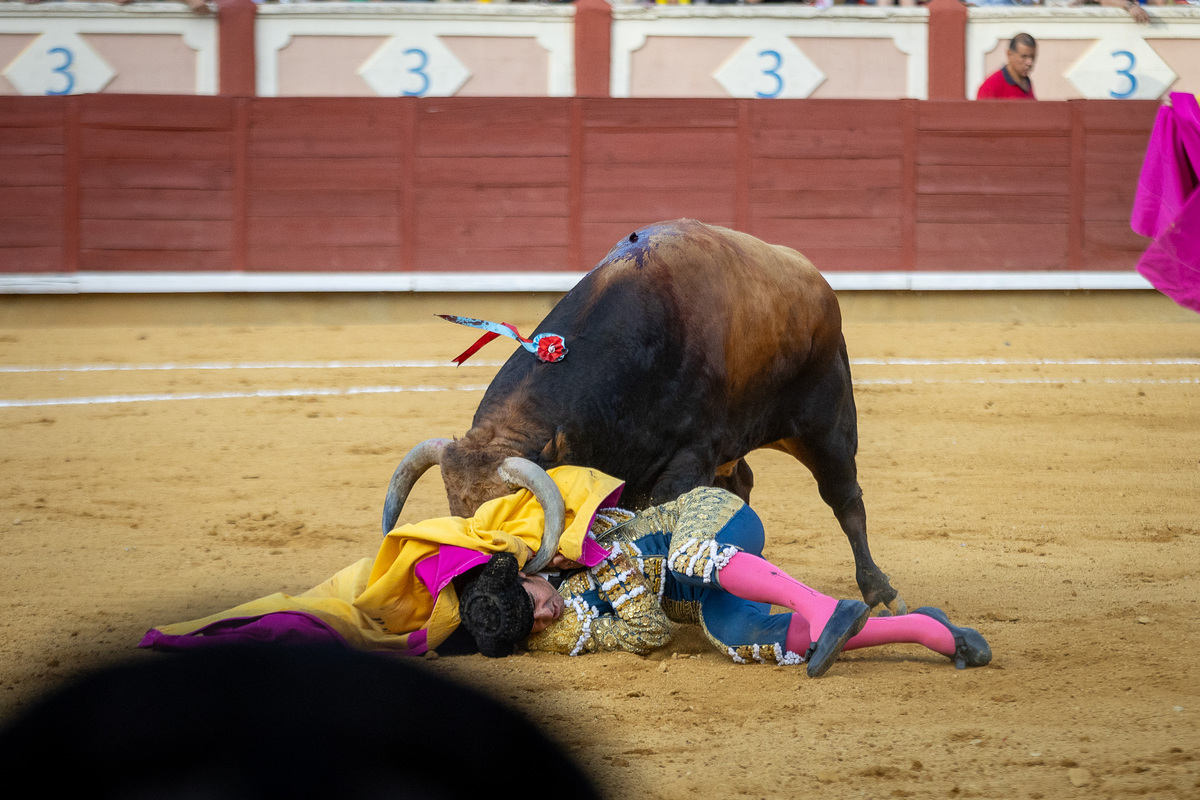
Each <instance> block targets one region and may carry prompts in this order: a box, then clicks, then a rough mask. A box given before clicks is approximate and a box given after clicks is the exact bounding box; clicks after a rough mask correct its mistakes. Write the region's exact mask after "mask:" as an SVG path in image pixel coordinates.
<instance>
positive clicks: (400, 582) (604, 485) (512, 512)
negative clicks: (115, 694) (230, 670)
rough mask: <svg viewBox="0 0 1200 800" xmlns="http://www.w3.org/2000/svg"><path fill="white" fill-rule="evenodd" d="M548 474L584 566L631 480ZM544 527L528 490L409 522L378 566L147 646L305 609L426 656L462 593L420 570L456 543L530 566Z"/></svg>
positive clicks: (176, 627) (186, 625)
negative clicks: (597, 527) (592, 531)
mask: <svg viewBox="0 0 1200 800" xmlns="http://www.w3.org/2000/svg"><path fill="white" fill-rule="evenodd" d="M549 475H550V477H551V478H552V479H553V480H554V482H555V484H557V485H558V488H559V490H560V491H562V494H563V500H564V501H565V504H566V508H567V516H566V527H565V529H564V531H563V535H562V538H561V539H560V540H559V543H558V551H559V552H560V553H562V554H563V555H565V556H566V557H567V558H570V559H574V560H579V559H580V558H581V557H582V551H583V546H584V537H585V536H586V535H587V532H588V529H589V527H590V526H591V522H592V518H593V517H594V516H595V514H596V511H597V509H599V508H600V507H601V506H602V504H605V502H606V501H607V503H609V504H611V503H613V502H615V499H616V498H615V495H616V493H617V492H618V490H620V489H621V487H622V486H623V483H622V482H621V481H619V480H617V479H616V478H613V477H610V476H608V475H605V474H604V473H602V472H598V471H596V470H593V469H587V468H584V467H556V468H555V469H552V470H550V471H549ZM544 525H545V518H544V515H543V512H542V507H541V505H540V504H539V503H538V502H537V500H536V499H535V498H534V497H533V494H532V493H531V492H529V491H527V490H524V489H522V490H521V491H519V492H517V493H516V494H510V495H506V496H504V497H498V498H496V499H495V500H491V501H489V502H487V503H484V504H483V505H482V506H480V507H479V510H478V511H476V512H475V515H474V516H472V517H469V518H465V519H464V518H463V517H442V518H439V519H431V520H425V521H424V522H417V523H413V524H410V525H401V526H399V527H397V528H396V529H394V530H393V531H392V532H391V533H389V534H388V535H387V536H386V537H384V540H383V544H382V545H381V546H380V548H379V552H378V554H377V555H376V556H375V560H374V561H373V562H372V561H371V560H370V559H366V558H364V559H362V560H361V561H358V562H357V563H354V564H351V565H350V566H348V567H346V568H345V569H343V570H342V571H340V572H338V573H337V574H336V575H334V576H333V577H331V578H329V579H328V580H327V581H325V582H324V583H322V584H320V585H319V586H315V587H313V588H312V589H309V590H308V591H307V592H304V593H303V594H301V595H295V596H293V595H286V594H282V593H276V594H272V595H268V596H267V597H263V598H260V599H258V600H252V601H250V602H249V603H243V604H241V605H239V606H236V607H234V608H231V609H229V610H228V611H222V612H220V613H218V614H213V615H210V616H207V617H203V618H201V619H196V620H191V621H190V622H180V623H176V624H173V625H164V626H162V627H159V628H157V629H156V630H155V631H151V634H148V635H147V638H146V639H145V640H143V645H144V646H159V645H164V644H165V645H166V646H170V645H169V642H164V641H163V640H164V638H166V637H172V636H204V635H206V634H205V631H204V629H205V628H207V627H209V626H213V625H215V624H217V623H223V622H226V621H229V620H249V619H256V618H261V617H263V616H265V615H267V614H276V613H281V612H293V613H295V612H299V613H302V614H308V615H311V616H314V617H317V618H318V619H320V620H321V621H322V622H323V623H325V624H326V625H327V626H328V627H330V628H332V629H333V630H335V631H337V632H338V633H339V634H340V635H341V636H342V638H344V639H345V640H346V641H347V642H348V643H349V644H350V645H352V646H354V647H358V648H362V649H366V650H397V651H402V652H407V653H411V654H419V653H423V652H425V651H426V650H432V649H434V648H436V647H437V646H438V645H439V644H441V643H442V642H444V641H445V640H446V637H448V636H449V635H450V634H451V633H452V632H453V631H454V629H455V628H457V627H458V623H459V617H458V595H457V594H456V593H455V591H454V585H453V584H450V583H447V584H446V585H445V587H444V588H442V590H441V591H440V592H438V594H437V596H436V597H435V596H434V595H433V594H432V593H431V589H430V588H428V587H426V586H425V584H424V582H423V581H422V580H421V579H420V577H418V575H417V571H416V570H417V565H418V564H420V563H421V562H422V561H425V560H426V559H428V558H430V557H432V556H435V555H438V553H439V549H440V548H441V547H442V546H443V545H451V546H454V547H461V548H465V549H467V550H475V551H478V552H482V553H502V552H509V553H513V554H514V555H516V557H517V560H518V561H519V562H520V563H521V564H522V566H523V565H524V564H525V562H526V561H527V560H528V559H529V557H530V555H531V554H532V553H533V552H535V551H536V549H537V548H538V547H539V546H540V544H541V537H542V529H543V527H544ZM218 627H219V629H220V630H222V631H228V630H230V628H229V627H228V626H218ZM156 632H157V634H158V635H157V636H153V634H155V633H156ZM214 632H215V630H214ZM152 639H153V641H152Z"/></svg>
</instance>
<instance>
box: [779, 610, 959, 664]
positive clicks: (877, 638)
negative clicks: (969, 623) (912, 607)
mask: <svg viewBox="0 0 1200 800" xmlns="http://www.w3.org/2000/svg"><path fill="white" fill-rule="evenodd" d="M788 638H789V639H790V638H791V629H790V628H789V629H788ZM902 643H909V644H923V645H925V646H926V647H928V648H929V649H930V650H933V651H934V652H937V653H941V654H942V655H944V656H950V657H951V658H953V657H954V634H952V633H951V632H950V631H949V630H948V629H947V628H946V626H945V625H943V624H942V623H940V622H938V621H937V620H936V619H932V618H930V617H927V616H925V615H924V614H905V615H904V616H902V617H871V618H870V619H869V620H867V624H866V625H865V626H864V627H863V629H862V630H861V631H859V632H858V633H857V634H856V635H855V636H854V638H852V639H851V640H850V641H848V642H846V646H845V647H844V648H843V649H844V650H857V649H858V648H860V647H874V646H875V645H880V644H902Z"/></svg>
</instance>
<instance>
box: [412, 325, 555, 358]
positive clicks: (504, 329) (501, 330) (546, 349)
mask: <svg viewBox="0 0 1200 800" xmlns="http://www.w3.org/2000/svg"><path fill="white" fill-rule="evenodd" d="M435 316H438V317H441V318H442V319H444V320H446V321H448V322H454V323H457V324H459V325H466V326H467V327H469V328H479V329H481V330H485V331H487V333H485V334H484V335H483V336H480V337H479V339H477V340H476V341H475V344H473V345H471V346H470V347H468V348H467V349H466V350H464V351H463V352H462V353H461V354H460V355H459V356H458V357H456V358H455V359H454V363H455V364H456V365H459V366H462V363H463V362H464V361H466V360H467V359H468V358H470V357H471V356H473V355H475V353H477V352H478V351H479V348H481V347H483V346H484V345H485V344H487V343H488V342H490V341H491V340H492V339H495V338H496V337H497V336H507V337H508V338H510V339H515V340H516V341H517V342H518V343H520V345H521V347H524V348H525V349H526V350H528V351H529V352H531V353H533V354H534V355H535V356H537V357H538V360H539V361H545V362H546V363H548V364H549V363H553V362H555V361H562V359H563V356H565V355H566V354H567V345H566V343H565V342H564V341H563V337H561V336H559V335H558V334H557V333H539V334H538V335H537V336H534V337H533V338H532V339H526V338H525V337H524V336H522V335H521V334H520V332H519V331H518V330H517V329H516V327H515V326H513V325H509V324H508V323H507V322H488V321H487V320H486V319H475V318H474V317H459V316H455V315H453V314H436V315H435Z"/></svg>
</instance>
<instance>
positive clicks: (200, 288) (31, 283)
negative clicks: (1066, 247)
mask: <svg viewBox="0 0 1200 800" xmlns="http://www.w3.org/2000/svg"><path fill="white" fill-rule="evenodd" d="M584 274H585V273H582V272H76V273H69V274H67V273H8V274H0V294H187V293H202V292H208V293H221V292H566V291H568V290H569V289H571V287H573V286H574V285H575V284H576V283H578V282H579V280H580V279H581V278H582V277H583V276H584ZM824 274H825V278H826V280H828V281H829V284H830V285H831V286H832V287H833V288H834V289H835V290H837V291H923V292H945V291H951V292H953V291H1063V290H1076V289H1087V290H1129V289H1152V288H1153V287H1152V286H1151V285H1150V282H1149V281H1147V280H1146V279H1145V278H1143V277H1142V276H1141V275H1139V274H1138V273H1136V272H1132V271H1130V272H1044V271H1043V272H827V273H824Z"/></svg>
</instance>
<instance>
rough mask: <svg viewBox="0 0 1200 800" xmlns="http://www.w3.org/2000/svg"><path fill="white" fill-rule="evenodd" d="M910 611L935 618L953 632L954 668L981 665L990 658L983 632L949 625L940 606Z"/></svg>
mask: <svg viewBox="0 0 1200 800" xmlns="http://www.w3.org/2000/svg"><path fill="white" fill-rule="evenodd" d="M912 613H914V614H921V615H922V616H926V617H929V618H931V619H936V620H937V621H938V622H940V623H942V624H943V625H945V626H946V627H947V628H948V629H949V630H950V633H952V634H954V655H952V656H951V658H952V659H954V666H955V668H956V669H966V668H967V667H982V666H983V665H984V664H987V663H988V662H989V661H991V660H992V648H990V647H988V643H987V640H986V639H984V638H983V634H981V633H980V632H979V631H977V630H975V629H974V628H960V627H959V626H957V625H951V624H950V618H949V617H947V616H946V612H945V611H942V610H941V609H940V608H932V607H931V606H922V607H921V608H918V609H916V610H915V611H913V612H912Z"/></svg>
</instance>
